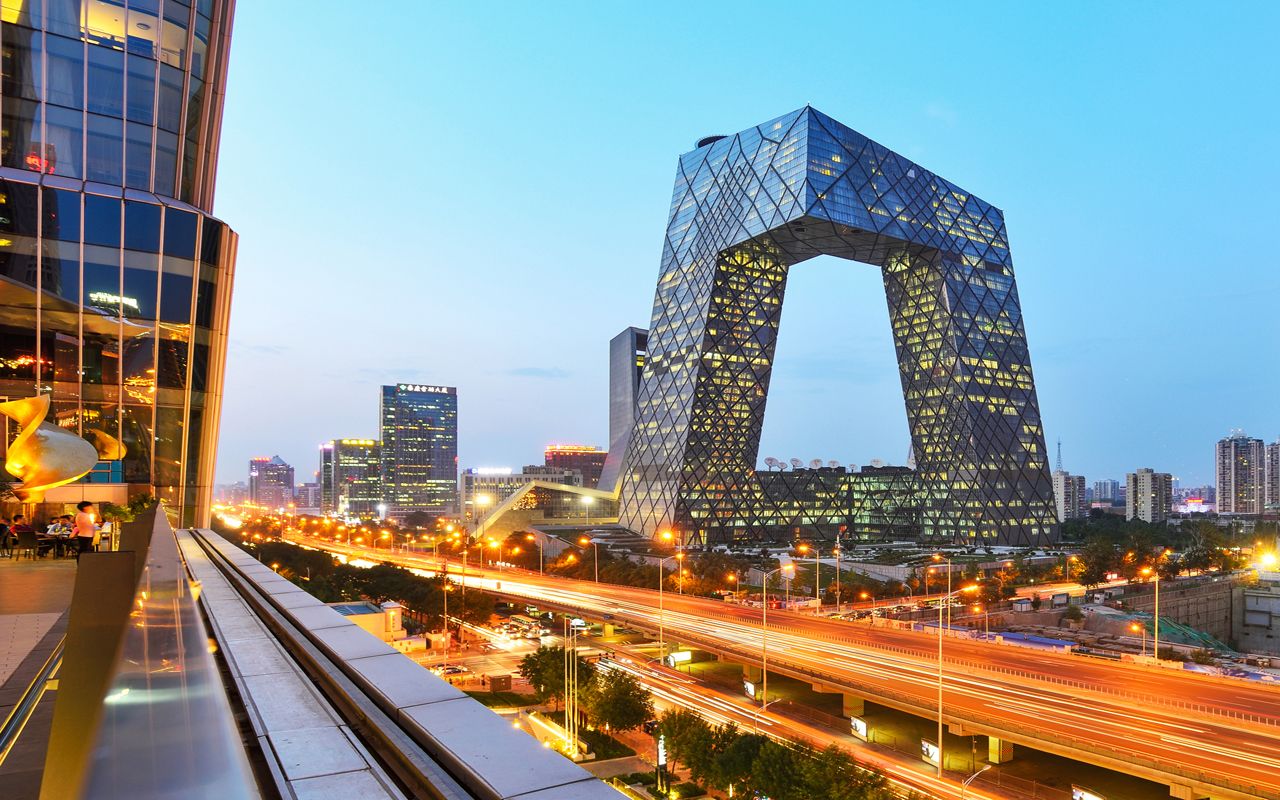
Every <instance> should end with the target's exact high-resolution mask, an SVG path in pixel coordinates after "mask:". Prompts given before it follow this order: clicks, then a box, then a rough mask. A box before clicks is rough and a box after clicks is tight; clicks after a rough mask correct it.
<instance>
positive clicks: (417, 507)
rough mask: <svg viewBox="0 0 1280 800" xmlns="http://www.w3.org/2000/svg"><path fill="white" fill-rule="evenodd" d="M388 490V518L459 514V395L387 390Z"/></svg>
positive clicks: (410, 386)
mask: <svg viewBox="0 0 1280 800" xmlns="http://www.w3.org/2000/svg"><path fill="white" fill-rule="evenodd" d="M381 399H382V404H381V411H380V419H381V426H382V490H383V495H384V502H385V503H386V505H387V509H388V513H389V514H392V515H394V516H396V517H400V518H402V517H404V516H405V515H407V514H411V513H413V512H415V511H421V512H425V513H428V514H452V513H455V512H456V511H457V510H458V390H457V389H456V388H454V387H452V386H429V385H424V384H417V383H397V384H396V385H395V386H383V387H382V395H381Z"/></svg>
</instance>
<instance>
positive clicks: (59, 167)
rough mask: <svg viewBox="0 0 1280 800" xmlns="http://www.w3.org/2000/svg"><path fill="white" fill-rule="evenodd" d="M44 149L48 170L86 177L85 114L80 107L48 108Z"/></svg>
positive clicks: (46, 168) (46, 110) (76, 176)
mask: <svg viewBox="0 0 1280 800" xmlns="http://www.w3.org/2000/svg"><path fill="white" fill-rule="evenodd" d="M44 150H45V163H44V171H45V172H48V173H51V174H57V175H63V176H65V177H68V178H82V177H84V167H83V157H82V154H83V152H84V114H83V113H82V112H81V111H80V110H79V109H72V108H59V107H58V106H46V107H45V145H44ZM28 166H30V163H28Z"/></svg>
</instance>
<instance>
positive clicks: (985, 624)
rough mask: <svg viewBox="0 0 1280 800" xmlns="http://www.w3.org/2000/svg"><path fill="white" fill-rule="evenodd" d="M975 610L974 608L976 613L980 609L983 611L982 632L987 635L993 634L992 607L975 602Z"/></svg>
mask: <svg viewBox="0 0 1280 800" xmlns="http://www.w3.org/2000/svg"><path fill="white" fill-rule="evenodd" d="M973 610H974V612H975V613H976V612H978V611H981V612H982V632H983V633H984V634H986V635H987V636H990V635H991V609H990V607H988V606H984V605H983V604H982V603H974V604H973Z"/></svg>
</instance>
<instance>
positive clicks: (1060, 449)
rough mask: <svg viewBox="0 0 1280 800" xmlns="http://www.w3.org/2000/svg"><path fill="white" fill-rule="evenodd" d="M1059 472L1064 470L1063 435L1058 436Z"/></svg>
mask: <svg viewBox="0 0 1280 800" xmlns="http://www.w3.org/2000/svg"><path fill="white" fill-rule="evenodd" d="M1058 472H1062V437H1061V436H1059V437H1058Z"/></svg>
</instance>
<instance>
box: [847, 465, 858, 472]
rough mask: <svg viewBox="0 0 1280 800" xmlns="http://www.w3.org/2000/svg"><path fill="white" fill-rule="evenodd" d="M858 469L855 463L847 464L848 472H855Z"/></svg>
mask: <svg viewBox="0 0 1280 800" xmlns="http://www.w3.org/2000/svg"><path fill="white" fill-rule="evenodd" d="M859 469H860V467H859V466H858V465H857V464H850V465H849V471H850V472H857V471H858V470H859Z"/></svg>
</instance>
